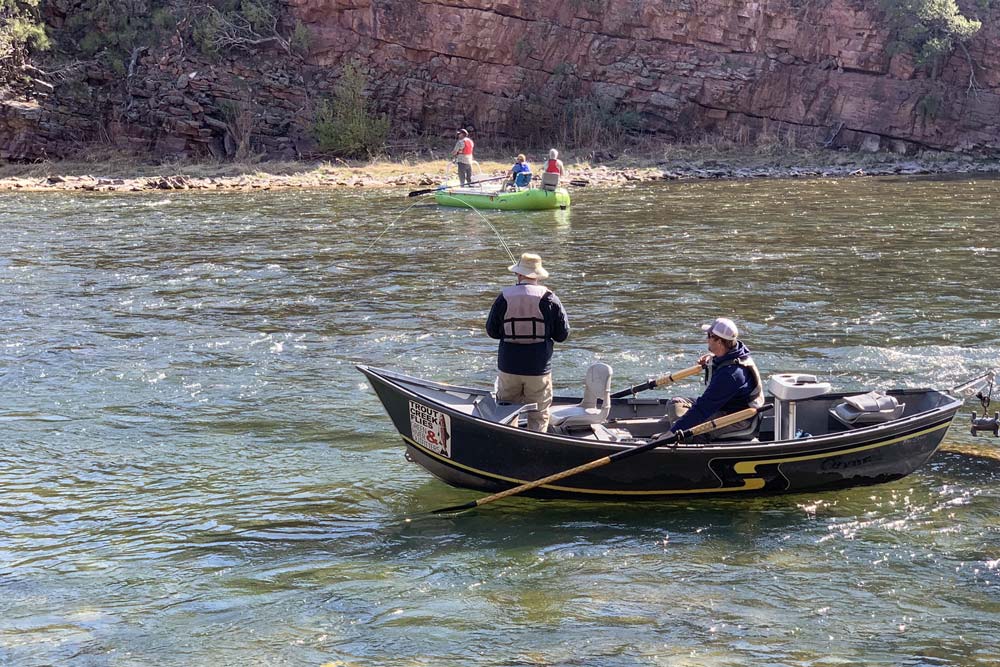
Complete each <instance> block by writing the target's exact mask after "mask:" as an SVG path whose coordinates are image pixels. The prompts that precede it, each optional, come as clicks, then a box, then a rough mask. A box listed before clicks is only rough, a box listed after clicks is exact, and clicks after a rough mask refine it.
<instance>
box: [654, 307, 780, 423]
mask: <svg viewBox="0 0 1000 667" xmlns="http://www.w3.org/2000/svg"><path fill="white" fill-rule="evenodd" d="M701 328H702V330H704V331H705V332H706V334H707V336H708V341H707V342H708V351H709V354H705V355H702V357H701V358H699V359H698V363H699V364H701V365H702V366H704V367H705V368H706V379H705V383H706V384H707V385H708V386H707V387H705V392H704V393H703V394H702V395H701V396H699V397H698V398H697V399H695V400H692V399H689V398H673V399H671V400H670V404H669V405H668V409H669V411H670V413H671V415H670V416H671V418H672V424H671V426H670V430H671V431H673V432H674V433H676V432H677V431H683V430H685V429H689V428H691V427H693V426H697V425H698V424H702V423H704V422H707V421H708V420H710V419H715V418H716V417H721V416H722V415H728V414H731V413H733V412H738V411H739V410H743V409H745V408H748V407H754V408H759V407H761V406H762V405H764V383H763V382H762V381H761V379H760V372H759V371H758V370H757V365H756V364H755V363H754V361H753V359H752V358H751V357H750V350H749V349H748V348H747V346H746V345H744V344H743V341H740V340H737V337H738V336H739V330H738V329H737V328H736V324H735V323H734V322H733V321H732V320H730V319H728V318H725V317H720V318H719V319H717V320H715V321H714V322H712V323H711V324H704V325H702V327H701ZM748 426H750V420H745V421H740V422H736V423H735V424H732V425H730V426H726V427H723V428H721V429H719V430H718V431H710V432H709V433H706V434H704V435H702V436H698V437H697V438H695V439H694V442H707V441H710V440H715V439H718V438H723V437H725V435H726V433H732V432H735V431H741V430H744V429H746V428H747V427H748Z"/></svg>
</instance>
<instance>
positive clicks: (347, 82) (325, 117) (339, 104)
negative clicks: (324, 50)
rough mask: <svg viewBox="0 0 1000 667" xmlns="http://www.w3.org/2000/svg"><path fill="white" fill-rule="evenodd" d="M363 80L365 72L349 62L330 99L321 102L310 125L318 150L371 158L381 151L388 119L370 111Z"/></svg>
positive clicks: (338, 154) (345, 155)
mask: <svg viewBox="0 0 1000 667" xmlns="http://www.w3.org/2000/svg"><path fill="white" fill-rule="evenodd" d="M366 83H367V81H366V79H365V76H364V74H362V73H361V72H360V71H359V70H358V69H357V68H356V67H354V66H353V65H348V66H347V67H345V68H344V72H343V73H342V74H341V77H340V81H339V83H338V85H337V88H336V90H335V91H334V96H333V99H331V100H324V101H322V102H320V104H319V107H318V109H317V111H316V121H315V123H314V125H313V135H314V136H315V138H316V141H317V142H318V143H319V148H320V150H322V151H324V152H329V153H331V154H333V155H337V156H340V157H345V158H364V157H368V158H370V157H374V156H376V155H378V154H379V153H381V152H382V150H383V149H384V147H385V140H386V137H387V136H388V135H389V119H388V118H387V117H386V116H385V115H376V114H374V113H372V112H371V111H369V109H368V103H367V100H366V98H365V94H364V92H365V85H366Z"/></svg>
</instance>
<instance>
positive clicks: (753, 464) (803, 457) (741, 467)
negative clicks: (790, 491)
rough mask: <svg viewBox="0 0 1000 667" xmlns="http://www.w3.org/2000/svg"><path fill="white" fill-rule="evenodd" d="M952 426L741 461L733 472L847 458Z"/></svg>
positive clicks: (750, 471) (749, 471) (745, 472)
mask: <svg viewBox="0 0 1000 667" xmlns="http://www.w3.org/2000/svg"><path fill="white" fill-rule="evenodd" d="M950 424H951V420H948V421H946V422H944V423H943V424H938V425H937V426H931V427H930V428H925V429H924V430H922V431H917V432H916V433H908V434H906V435H901V436H899V437H896V438H891V439H889V440H879V441H878V442H872V443H868V444H866V445H861V446H859V447H852V448H850V449H844V450H841V451H829V450H828V451H825V452H818V453H814V454H798V455H794V456H783V457H779V458H771V459H757V460H753V461H740V462H739V463H737V464H736V465H734V466H733V471H734V472H735V473H736V474H738V475H756V474H758V473H757V467H758V466H765V465H772V464H775V463H792V462H798V461H811V460H814V459H824V458H834V457H840V456H846V455H848V454H857V453H858V452H865V451H868V450H871V449H877V448H879V447H886V446H888V445H894V444H896V443H897V442H902V441H904V440H911V439H913V438H918V437H920V436H922V435H927V434H928V433H933V432H934V431H940V430H941V429H943V428H948V426H949V425H950Z"/></svg>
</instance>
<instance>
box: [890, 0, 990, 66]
mask: <svg viewBox="0 0 1000 667" xmlns="http://www.w3.org/2000/svg"><path fill="white" fill-rule="evenodd" d="M880 4H881V7H882V10H883V12H884V13H885V15H886V18H887V20H888V22H889V28H890V30H891V31H892V32H893V36H894V42H895V43H894V45H893V46H894V47H896V48H902V49H905V50H908V51H910V52H911V53H913V55H914V56H915V58H916V62H917V64H918V65H928V66H931V67H932V68H933V67H935V66H936V65H937V64H938V62H939V61H940V59H941V58H942V57H945V56H948V55H950V54H951V53H952V51H954V49H955V47H956V45H958V44H959V43H962V42H966V41H968V40H970V39H972V37H973V36H974V35H975V34H976V33H977V32H979V29H980V28H982V26H983V24H982V22H980V21H978V20H976V19H970V18H966V17H965V16H962V14H961V13H960V11H959V8H958V5H957V4H956V3H955V0H880Z"/></svg>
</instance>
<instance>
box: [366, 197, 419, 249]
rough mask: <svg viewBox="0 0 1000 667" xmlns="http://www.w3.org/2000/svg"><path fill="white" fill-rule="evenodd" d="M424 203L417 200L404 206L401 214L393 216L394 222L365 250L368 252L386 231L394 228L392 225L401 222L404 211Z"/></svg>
mask: <svg viewBox="0 0 1000 667" xmlns="http://www.w3.org/2000/svg"><path fill="white" fill-rule="evenodd" d="M422 203H423V202H421V201H416V202H414V203H412V204H410V205H409V206H407V207H406V208H404V209H403V210H402V211H400V212H399V215H397V216H396V217H395V218H393V220H392V222H390V223H389V225H388V226H387V227H386V228H385V229H383V230H382V233H381V234H379V235H378V236H376V237H375V240H374V241H372V242H371V243H369V244H368V247H367V248H365V252H366V253H367V252H368V251H369V250H371V249H372V246H374V245H375V244H376V243H378V242H379V241H380V240H381V239H382V237H383V236H385V235H386V232H388V231H389V230H390V229H392V226H393V225H395V224H396V223H397V222H399V219H400V218H402V217H403V214H404V213H406V212H407V211H409V210H410V209H411V208H413V207H414V206H418V205H420V204H422Z"/></svg>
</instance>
